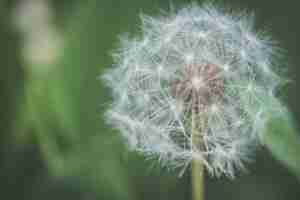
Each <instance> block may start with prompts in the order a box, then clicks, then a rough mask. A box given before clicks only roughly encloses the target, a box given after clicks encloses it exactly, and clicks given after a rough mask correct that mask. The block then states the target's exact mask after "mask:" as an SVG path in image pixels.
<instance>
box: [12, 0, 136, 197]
mask: <svg viewBox="0 0 300 200" xmlns="http://www.w3.org/2000/svg"><path fill="white" fill-rule="evenodd" d="M94 2H95V1H86V2H84V3H83V4H81V5H80V6H81V7H80V6H79V7H78V10H77V11H76V15H75V16H76V23H74V22H70V23H69V25H68V26H69V27H68V28H66V30H64V33H59V31H58V30H57V28H56V26H55V24H54V23H53V11H52V9H51V7H50V6H49V5H50V4H49V2H48V1H47V0H40V1H36V0H24V1H20V2H19V4H18V5H17V8H16V10H15V14H14V23H15V25H16V27H17V28H18V30H19V32H20V35H21V37H22V44H23V46H22V55H23V59H24V63H25V72H26V82H25V84H26V85H25V104H24V107H23V108H21V110H20V119H19V125H20V124H23V125H22V126H18V127H19V128H18V129H25V130H26V129H27V130H28V129H31V130H34V133H35V134H36V135H35V136H36V138H37V141H38V143H39V145H40V149H41V152H42V155H43V156H44V158H45V161H46V162H47V163H48V169H49V172H50V174H51V175H53V176H59V177H79V178H80V179H81V182H84V183H85V184H86V185H90V187H92V188H94V190H95V191H98V195H100V196H99V198H103V197H104V196H106V198H107V199H134V198H133V197H132V196H130V189H129V184H127V180H126V175H125V174H126V173H124V170H125V169H122V168H121V165H120V163H119V160H118V159H116V155H118V153H119V150H118V148H120V147H122V146H120V145H118V140H116V139H109V138H107V137H108V136H107V135H106V134H104V132H103V131H105V129H104V128H102V126H103V123H102V124H101V123H100V120H101V119H100V118H98V115H100V114H101V113H100V114H97V109H96V108H97V105H98V104H99V102H101V100H100V99H101V98H102V97H101V92H97V91H98V89H97V88H98V87H99V83H98V81H97V79H96V77H97V76H98V74H99V59H98V58H97V57H98V52H99V51H100V50H101V45H99V43H98V42H97V41H98V39H97V34H100V32H99V31H101V29H99V27H98V26H96V25H95V23H96V18H97V17H96V18H95V16H97V10H96V7H95V6H94V5H93V4H94ZM91 19H93V20H91ZM62 40H64V42H63V43H62ZM18 132H24V130H23V131H21V130H20V131H18ZM106 140H108V141H109V142H107V141H106ZM108 145H109V146H110V145H112V146H115V147H114V150H115V151H111V149H110V148H107V147H108Z"/></svg>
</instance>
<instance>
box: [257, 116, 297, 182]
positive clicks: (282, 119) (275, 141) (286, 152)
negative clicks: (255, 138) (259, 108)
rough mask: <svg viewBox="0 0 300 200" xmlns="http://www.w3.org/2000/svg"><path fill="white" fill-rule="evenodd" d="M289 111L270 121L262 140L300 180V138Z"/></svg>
mask: <svg viewBox="0 0 300 200" xmlns="http://www.w3.org/2000/svg"><path fill="white" fill-rule="evenodd" d="M297 130H298V129H297V127H296V126H295V123H294V120H293V118H292V116H291V114H290V113H289V111H288V110H285V111H283V112H282V113H281V114H279V115H278V116H276V117H273V118H271V120H269V122H268V125H267V128H266V130H265V132H264V134H263V137H262V140H263V143H264V144H265V145H266V146H267V148H268V149H269V150H270V151H271V153H272V154H273V155H274V157H275V158H276V159H278V160H279V161H281V162H282V163H284V164H285V165H286V166H287V167H288V168H289V169H290V170H291V171H292V172H294V173H295V174H296V175H297V176H298V178H300V156H299V155H300V137H299V134H298V132H297Z"/></svg>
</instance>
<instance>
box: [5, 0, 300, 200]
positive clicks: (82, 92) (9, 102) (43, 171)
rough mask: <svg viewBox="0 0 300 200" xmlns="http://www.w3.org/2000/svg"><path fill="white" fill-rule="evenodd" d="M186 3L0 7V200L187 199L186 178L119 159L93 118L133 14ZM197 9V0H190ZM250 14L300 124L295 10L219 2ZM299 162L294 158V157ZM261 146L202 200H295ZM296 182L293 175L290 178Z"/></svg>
mask: <svg viewBox="0 0 300 200" xmlns="http://www.w3.org/2000/svg"><path fill="white" fill-rule="evenodd" d="M190 2H191V1H188V0H172V1H167V0H1V1H0V66H1V68H0V109H1V110H0V195H1V197H0V198H1V199H9V200H15V199H18V200H21V199H22V200H23V199H24V200H37V199H42V200H47V199H57V200H59V199H64V200H65V199H72V200H98V199H108V200H117V199H122V200H141V199H143V200H152V199H156V200H159V199H161V200H166V199H172V200H177V199H178V200H179V199H181V200H182V199H191V195H190V193H191V190H190V188H191V185H190V176H189V170H187V172H186V173H185V174H184V175H183V176H182V177H180V178H179V177H178V171H177V170H170V169H165V168H163V169H162V168H160V166H159V164H158V163H157V162H155V161H153V160H148V159H147V158H144V157H143V156H142V155H137V154H135V153H133V152H128V151H127V150H126V147H125V146H124V144H123V142H122V140H121V138H120V137H119V134H118V133H117V132H116V131H114V130H112V129H111V128H110V127H108V126H107V125H105V122H104V120H103V117H102V114H103V111H104V110H105V108H106V106H107V105H108V103H109V100H110V98H109V95H108V94H109V93H108V91H107V90H105V89H104V87H103V86H102V84H101V82H100V80H99V79H98V77H99V75H100V74H101V72H102V71H103V70H104V69H105V68H108V67H110V65H111V64H112V59H111V56H110V54H111V52H112V50H113V49H114V48H116V47H117V46H118V37H119V36H120V34H121V33H128V34H129V35H135V34H139V31H140V29H139V25H140V21H139V15H140V14H141V13H146V14H150V15H157V14H159V13H160V11H161V9H163V10H168V9H170V4H172V5H173V6H174V7H175V8H179V7H181V6H183V5H185V4H186V3H190ZM199 2H201V1H199ZM222 3H223V4H224V5H226V6H229V7H232V8H235V9H237V8H243V9H248V10H249V11H254V12H255V14H256V21H257V27H258V28H260V27H265V28H267V29H268V30H269V31H270V32H272V33H273V37H275V38H276V39H277V40H278V41H279V43H280V46H282V47H283V49H285V51H283V52H282V53H283V54H285V55H286V62H285V61H284V63H283V65H282V66H283V67H284V69H283V70H284V71H286V75H287V76H288V77H289V78H290V79H291V80H292V81H291V82H290V83H289V84H288V86H286V87H284V88H283V92H281V96H282V98H283V100H284V101H285V103H286V105H287V106H288V107H289V108H290V110H291V111H292V114H293V116H294V121H295V122H296V125H297V124H298V123H297V122H299V120H300V105H299V102H300V93H299V88H298V87H297V86H299V85H300V83H299V81H300V78H299V77H300V68H299V66H300V57H299V52H300V24H299V21H300V12H299V8H300V4H299V3H298V1H296V0H285V1H276V0H263V1H262V0H239V1H238V0H224V1H222ZM287 156H288V155H287ZM299 157H300V154H299ZM275 158H276V157H274V156H273V155H272V154H271V153H270V151H269V150H268V149H267V148H266V147H261V148H260V149H258V150H257V155H256V156H255V158H254V159H255V162H252V163H250V164H249V165H248V172H247V173H243V174H240V175H238V176H237V177H236V179H234V180H229V179H227V178H219V179H216V178H211V177H208V176H207V177H206V186H205V190H206V199H209V200H213V199H223V200H226V199H228V200H231V199H239V200H240V199H243V200H250V199H251V200H253V199H255V200H283V199H288V200H297V199H300V182H299V180H300V179H299V178H297V176H296V175H295V173H293V171H290V170H289V169H288V168H287V167H286V165H285V164H283V163H281V162H279V161H278V160H277V159H275ZM298 177H299V176H298Z"/></svg>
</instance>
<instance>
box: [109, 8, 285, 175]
mask: <svg viewBox="0 0 300 200" xmlns="http://www.w3.org/2000/svg"><path fill="white" fill-rule="evenodd" d="M141 18H142V26H141V30H142V36H141V37H140V38H135V39H128V38H127V39H126V38H123V39H122V45H121V47H120V48H119V49H118V51H117V52H116V53H115V54H114V61H115V65H114V67H113V68H112V69H110V70H108V71H107V72H106V73H105V74H104V75H103V80H104V81H105V83H106V84H107V86H108V87H109V88H110V89H111V90H112V94H113V103H112V105H111V107H110V108H109V110H108V112H107V113H106V116H107V119H108V120H107V121H108V122H109V123H110V124H112V125H113V126H114V127H116V128H118V129H119V130H120V131H121V133H122V135H123V136H124V138H125V139H126V140H127V142H128V144H129V147H131V148H132V149H133V150H136V151H138V152H142V153H143V154H146V155H148V156H155V157H158V158H159V160H160V162H161V163H162V164H163V165H167V166H175V167H178V166H186V164H188V163H190V161H191V160H192V159H198V160H200V161H201V162H202V163H204V165H205V167H206V169H207V170H208V171H209V172H210V173H211V174H212V175H216V176H220V175H222V174H225V175H227V176H230V177H233V176H234V171H235V169H243V168H244V166H243V161H247V160H248V159H249V154H250V152H251V151H252V150H253V147H255V146H256V144H257V138H258V136H259V135H258V134H260V131H261V130H262V129H263V127H264V126H265V122H266V120H267V119H266V113H267V112H270V110H269V108H270V107H273V108H276V107H278V106H276V105H277V104H278V105H279V101H278V100H277V98H275V96H274V90H275V89H276V87H277V86H278V84H279V82H280V78H279V77H278V76H277V75H276V73H274V72H273V70H272V68H273V66H274V63H276V58H277V56H276V54H275V53H274V47H273V46H272V42H271V40H270V38H268V37H266V36H265V34H261V33H258V32H254V27H253V26H254V25H253V17H251V16H247V15H244V14H237V15H233V14H226V13H225V12H223V11H222V10H221V9H219V8H216V7H214V6H212V5H203V6H201V7H200V6H198V5H195V4H193V5H191V6H189V7H186V8H183V9H181V10H179V11H178V12H176V13H170V14H167V15H165V16H160V17H149V16H142V17H141ZM266 105H268V106H266ZM269 105H275V106H269ZM192 122H193V123H192ZM193 132H194V134H192V133H193ZM193 140H196V141H197V142H196V143H195V142H194V141H193Z"/></svg>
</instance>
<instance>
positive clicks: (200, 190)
mask: <svg viewBox="0 0 300 200" xmlns="http://www.w3.org/2000/svg"><path fill="white" fill-rule="evenodd" d="M195 118H196V113H195V112H192V126H191V128H192V135H191V139H192V140H191V141H192V149H194V148H195V149H196V148H197V146H199V145H200V144H199V142H200V141H199V138H200V137H199V136H198V137H197V134H199V130H198V129H197V126H196V123H195V120H196V119H195ZM203 167H204V166H203V163H202V162H201V161H200V160H197V159H193V160H192V172H191V175H192V196H193V200H204V170H203V169H204V168H203Z"/></svg>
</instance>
